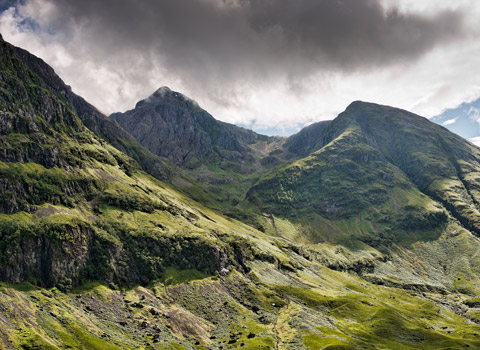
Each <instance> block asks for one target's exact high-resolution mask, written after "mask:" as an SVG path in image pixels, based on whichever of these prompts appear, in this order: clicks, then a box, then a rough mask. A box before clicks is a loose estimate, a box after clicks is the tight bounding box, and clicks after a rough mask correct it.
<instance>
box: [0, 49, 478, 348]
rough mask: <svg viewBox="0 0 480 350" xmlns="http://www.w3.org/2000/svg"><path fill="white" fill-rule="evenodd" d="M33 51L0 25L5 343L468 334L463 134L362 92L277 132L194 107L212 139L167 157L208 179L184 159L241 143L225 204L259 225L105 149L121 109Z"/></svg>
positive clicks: (470, 244) (471, 259)
mask: <svg viewBox="0 0 480 350" xmlns="http://www.w3.org/2000/svg"><path fill="white" fill-rule="evenodd" d="M33 61H35V59H34V58H33V56H32V57H30V55H29V54H27V53H25V52H23V51H20V50H19V49H17V48H15V47H13V46H12V45H10V44H8V43H6V42H4V41H3V40H0V63H1V64H0V189H1V192H0V194H1V197H0V348H4V349H145V350H146V349H235V348H238V349H240V348H241V349H375V348H376V349H418V348H419V347H421V348H426V349H464V348H471V349H474V348H479V347H480V339H479V336H478V334H480V311H479V308H478V306H479V299H478V294H479V293H480V288H479V286H480V258H479V257H480V241H479V239H478V238H477V237H476V236H475V234H476V233H477V232H476V229H477V213H476V211H475V210H476V206H477V202H476V198H477V192H476V188H477V187H476V185H477V180H476V179H477V177H476V167H477V159H478V158H477V154H478V149H477V148H475V147H474V146H472V145H471V144H469V143H467V142H465V141H464V140H463V139H461V138H459V137H457V136H456V135H453V134H452V133H450V132H448V131H447V130H445V129H443V128H442V127H439V126H435V125H434V124H432V123H430V122H428V121H427V120H426V119H423V118H421V117H418V116H415V115H413V114H410V113H408V112H405V111H401V110H397V109H394V108H391V107H385V106H378V105H373V104H367V103H360V102H356V103H353V104H352V105H351V106H349V108H347V110H346V111H345V112H344V113H342V114H341V115H340V116H339V117H337V118H336V119H335V120H333V121H331V122H329V123H323V124H320V125H313V126H311V127H310V128H308V129H306V130H303V131H302V132H300V134H299V135H297V136H296V137H291V138H289V139H283V138H282V139H269V138H267V139H266V140H264V139H262V137H261V136H260V135H258V136H255V134H253V133H252V132H249V131H246V130H243V129H238V128H235V127H234V126H230V125H225V124H222V123H218V124H217V122H215V121H212V120H211V119H210V121H208V120H209V119H208V118H207V117H206V116H205V115H203V113H201V111H197V112H199V113H201V114H202V116H201V117H200V116H197V115H195V116H192V118H193V121H192V124H191V125H193V127H194V128H200V129H194V130H198V132H197V133H198V134H200V136H199V138H200V139H201V140H210V145H211V149H212V150H213V151H212V152H213V153H208V152H203V151H201V148H202V147H203V145H204V144H203V143H202V142H203V141H201V142H200V143H196V142H197V141H198V139H197V138H196V137H195V134H196V133H192V134H191V136H192V138H189V139H188V140H190V141H189V142H193V144H192V151H193V150H195V152H197V151H198V152H199V153H198V155H195V157H197V158H198V161H199V162H201V165H199V166H198V167H196V168H195V167H193V168H192V166H191V164H189V163H188V162H186V163H183V164H181V163H178V165H180V166H185V167H186V168H185V170H184V171H186V172H189V173H190V174H192V175H195V174H196V175H197V177H196V179H195V181H198V183H196V184H191V187H195V186H203V187H202V189H203V190H205V193H206V194H207V195H208V193H210V192H208V191H215V190H216V189H217V188H220V189H222V186H223V185H222V184H215V183H214V182H213V181H211V180H210V182H209V183H202V177H200V176H198V174H199V172H198V173H195V171H199V169H201V168H204V167H207V169H208V166H210V167H212V166H215V164H217V163H215V162H217V161H218V162H220V163H221V164H228V162H229V158H228V157H230V155H231V154H236V153H238V154H236V155H235V156H236V157H239V158H238V159H241V160H244V161H245V164H246V165H248V164H260V166H261V167H262V168H260V169H261V170H260V171H257V170H255V171H254V172H253V173H247V174H244V175H245V177H244V179H246V180H248V181H246V182H245V184H242V187H241V188H237V192H236V193H237V194H238V196H240V193H243V192H242V191H244V190H245V194H247V193H248V196H247V197H246V198H243V200H242V201H241V202H239V203H237V204H236V205H235V206H233V203H230V204H229V205H230V206H232V207H231V208H230V210H236V211H237V216H238V217H239V218H242V220H243V219H244V220H245V221H247V222H250V221H251V222H253V223H256V224H258V226H259V228H262V229H263V231H265V232H262V231H260V230H257V229H255V228H253V227H252V226H249V225H247V224H245V223H242V222H240V221H237V220H235V219H232V218H228V217H225V216H223V215H222V214H221V213H220V211H219V210H214V209H211V208H207V207H206V206H204V205H202V204H200V203H199V202H197V201H195V200H193V199H192V198H190V197H188V196H187V195H185V193H181V192H179V191H178V190H177V189H176V188H177V187H179V186H178V185H175V183H173V184H171V183H169V182H168V181H163V180H162V176H163V175H161V174H160V175H158V178H156V177H154V176H152V174H149V173H147V172H145V168H144V165H142V164H141V161H142V159H143V158H139V160H136V159H133V157H130V156H129V155H127V154H126V153H128V152H132V151H131V150H129V148H128V147H127V145H128V143H125V145H124V146H125V147H126V150H125V153H124V152H123V151H122V150H121V147H120V146H118V148H117V147H115V140H116V139H117V137H120V136H121V135H123V136H121V139H122V140H128V139H127V138H128V135H127V134H125V131H122V129H118V128H120V126H118V125H117V124H115V123H113V121H110V122H109V121H105V119H104V118H103V117H102V116H101V115H97V114H94V113H93V112H88V113H87V114H83V112H82V110H83V109H82V108H80V107H79V105H78V104H77V103H80V102H78V101H79V100H77V102H74V101H75V98H74V95H72V94H73V93H72V92H68V91H66V90H65V89H64V88H63V89H58V88H59V87H61V86H62V85H60V83H59V81H60V80H59V78H58V77H57V76H56V75H55V74H54V72H53V70H50V68H47V67H43V68H42V70H43V69H45V71H47V70H48V72H49V73H48V74H41V70H40V68H41V67H42V65H43V64H44V63H42V64H40V63H39V64H40V67H37V68H35V66H34V65H33V64H32V62H33ZM37 62H41V61H37ZM177 97H178V96H177ZM177 97H175V98H177ZM182 99H185V98H184V97H182ZM175 103H177V102H175ZM183 103H184V104H185V105H188V106H190V105H189V104H188V102H183ZM190 107H191V106H190ZM190 107H188V108H190ZM171 108H175V110H177V107H175V106H174V107H171ZM185 108H187V107H185ZM188 108H187V110H188ZM184 112H185V113H186V111H184ZM192 113H193V112H192ZM181 114H182V115H183V114H184V113H183V112H182V113H181ZM89 115H90V116H91V117H88V116H89ZM204 117H205V118H204ZM196 118H198V120H201V121H202V123H203V122H205V120H206V121H208V122H209V123H210V124H207V125H209V127H208V128H207V127H205V126H204V124H202V123H200V122H199V121H198V120H197V119H196ZM200 118H202V119H200ZM204 119H205V120H204ZM112 123H113V124H112ZM173 125H174V126H172V127H171V130H173V131H175V130H184V129H182V127H181V125H182V123H181V122H178V123H174V124H173ZM87 126H88V127H87ZM110 127H112V129H109V128H110ZM166 127H168V128H170V126H168V125H166ZM177 128H180V129H177ZM201 128H204V129H201ZM209 128H211V129H209ZM106 129H107V130H106ZM108 130H114V131H112V133H113V135H115V137H114V138H113V139H109V138H108V135H109V133H108V132H107V131H108ZM115 130H116V131H115ZM211 130H217V131H218V132H219V134H222V133H226V134H228V135H229V137H230V136H232V137H234V138H235V139H234V141H233V142H231V143H228V142H227V144H228V145H229V146H227V145H226V144H223V141H221V140H222V138H220V137H219V138H216V136H215V135H217V136H218V135H219V134H216V133H213V134H209V131H211ZM182 132H183V131H182ZM125 135H126V136H125ZM167 135H169V134H167ZM242 135H243V136H242ZM249 135H250V136H249ZM251 135H254V136H251ZM137 136H138V135H137ZM174 136H175V135H173V136H172V138H171V140H173V141H175V142H178V143H177V146H176V147H179V148H180V149H181V150H182V149H183V148H182V147H184V146H183V144H182V139H181V138H175V137H174ZM249 137H258V140H257V141H256V142H255V143H248V142H249V141H247V140H248V138H249ZM162 140H163V139H160V141H162ZM193 145H200V148H199V149H196V148H195V147H193ZM232 145H233V146H232ZM237 146H238V148H236V147H237ZM132 147H133V148H134V149H142V148H139V147H142V146H138V145H137V144H135V143H134V144H133V146H132ZM185 147H186V148H185V149H187V148H188V144H187V145H185ZM232 148H234V149H233V150H232ZM227 151H228V152H227ZM144 152H145V154H147V155H149V153H148V152H149V151H146V150H145V151H144ZM230 152H232V153H230ZM235 152H236V153H235ZM133 154H135V153H133ZM196 154H197V153H196ZM249 156H252V157H253V160H252V159H251V158H249ZM149 157H154V158H152V159H157V158H155V156H150V155H149ZM202 157H203V158H202ZM187 158H188V155H187ZM159 159H160V158H159ZM265 159H266V160H265ZM161 162H162V164H163V162H166V163H165V164H167V165H168V166H171V167H172V169H179V168H178V167H177V166H178V165H170V164H169V163H168V161H167V160H165V159H161ZM209 162H210V163H209ZM262 162H264V163H269V165H268V167H267V166H266V165H262ZM274 163H275V164H274ZM158 164H160V163H158ZM246 165H242V166H246ZM187 166H188V168H187ZM176 167H177V168H176ZM225 169H226V170H224V169H222V171H223V173H222V172H221V171H220V170H216V171H211V174H212V175H211V176H212V177H213V176H219V174H220V175H223V176H225V177H227V176H228V174H233V173H234V171H233V170H232V169H230V165H228V166H225ZM252 174H253V175H255V176H256V177H258V178H257V180H255V179H254V177H255V176H253V175H252ZM181 179H182V181H187V180H185V179H184V178H181ZM177 180H178V179H177ZM327 185H328V186H327ZM185 187H186V186H185ZM225 189H226V188H225V187H224V188H223V190H225ZM212 193H213V194H212V195H211V197H212V198H211V199H210V201H208V203H211V202H213V201H214V200H215V198H217V197H218V194H216V193H215V192H212ZM275 193H277V194H278V195H275ZM335 193H338V195H335ZM299 196H303V199H301V198H300V197H299ZM337 197H338V198H337ZM388 198H390V200H391V201H390V203H388ZM225 203H226V202H224V203H222V204H219V205H218V206H219V207H220V206H223V205H224V204H225ZM325 203H327V204H325ZM288 206H290V208H289V209H288V210H287V207H288ZM311 220H316V222H318V223H319V224H320V225H324V227H325V229H319V228H318V227H317V226H316V224H315V222H314V221H311ZM390 225H391V227H390V230H388V228H389V226H390ZM260 226H261V227H260ZM358 227H361V230H359V229H358ZM376 235H377V236H378V239H375V237H376ZM350 236H351V237H352V239H347V238H348V237H350ZM397 236H398V237H397Z"/></svg>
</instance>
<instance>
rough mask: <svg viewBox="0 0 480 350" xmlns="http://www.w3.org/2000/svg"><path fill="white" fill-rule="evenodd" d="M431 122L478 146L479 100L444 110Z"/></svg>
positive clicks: (479, 135)
mask: <svg viewBox="0 0 480 350" xmlns="http://www.w3.org/2000/svg"><path fill="white" fill-rule="evenodd" d="M431 121H433V122H434V123H437V124H440V125H442V126H444V127H445V128H447V129H448V130H450V131H452V132H454V133H456V134H458V135H460V136H462V137H464V138H465V139H467V140H469V141H470V142H473V143H474V144H476V145H478V144H479V140H480V124H479V122H480V99H477V100H475V101H473V102H469V103H462V104H461V105H460V106H458V107H457V108H453V109H449V110H446V111H444V112H443V113H442V114H440V115H438V116H436V117H433V118H432V119H431Z"/></svg>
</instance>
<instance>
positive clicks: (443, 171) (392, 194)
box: [248, 102, 480, 245]
mask: <svg viewBox="0 0 480 350" xmlns="http://www.w3.org/2000/svg"><path fill="white" fill-rule="evenodd" d="M321 135H322V137H321V140H319V142H320V143H323V144H324V146H323V147H322V148H320V149H319V150H318V151H315V152H313V153H311V154H310V155H309V156H308V157H306V158H303V159H301V160H298V161H295V162H293V163H291V164H288V165H284V166H282V167H279V168H277V169H275V170H274V171H272V172H271V173H270V174H268V175H267V176H266V177H265V178H263V179H261V180H260V181H259V182H258V183H257V184H256V185H255V186H254V187H253V188H252V189H251V190H250V191H249V194H248V201H249V203H250V205H251V206H253V207H255V206H258V207H259V208H260V209H261V211H263V212H267V213H272V214H274V215H277V216H280V217H285V218H289V219H291V220H293V221H294V222H297V223H301V224H302V225H305V226H306V227H308V231H309V232H310V237H311V239H313V240H316V239H320V240H333V241H338V240H339V239H340V240H342V239H349V237H354V238H359V239H361V240H363V241H364V242H367V243H369V244H374V245H377V244H388V242H398V241H402V240H409V239H412V237H411V236H412V235H413V236H417V235H428V232H430V231H431V230H434V231H435V229H436V230H440V229H441V226H442V225H445V224H446V222H447V210H448V213H449V215H452V216H453V217H454V218H456V219H458V220H459V221H460V222H461V223H462V224H463V225H464V226H465V227H466V228H467V229H470V230H472V231H473V232H475V233H477V234H480V212H479V207H478V203H479V199H480V193H479V192H478V189H479V186H480V164H479V161H480V150H479V149H478V148H476V147H474V146H472V145H471V144H469V143H468V142H466V141H465V140H464V139H462V138H461V137H459V136H457V135H455V134H453V133H451V132H449V131H447V130H446V129H444V128H442V127H440V126H437V125H436V124H433V123H431V122H429V121H428V120H427V119H425V118H422V117H419V116H416V115H414V114H412V113H409V112H406V111H403V110H399V109H396V108H392V107H387V106H380V105H375V104H370V103H364V102H354V103H352V104H351V105H350V106H349V107H348V108H347V109H346V110H345V112H343V113H342V114H340V115H339V116H338V117H337V118H336V119H335V120H334V121H332V122H331V123H330V124H328V125H327V126H326V129H325V130H324V131H323V132H322V134H321ZM445 208H446V209H445ZM422 232H424V233H422ZM417 238H418V237H417Z"/></svg>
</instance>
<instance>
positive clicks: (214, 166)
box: [110, 87, 284, 207]
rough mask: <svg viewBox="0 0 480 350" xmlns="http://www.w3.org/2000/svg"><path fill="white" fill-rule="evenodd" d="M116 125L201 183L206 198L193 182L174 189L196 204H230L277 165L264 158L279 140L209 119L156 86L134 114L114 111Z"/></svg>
mask: <svg viewBox="0 0 480 350" xmlns="http://www.w3.org/2000/svg"><path fill="white" fill-rule="evenodd" d="M110 118H111V119H113V120H115V121H117V122H118V123H119V124H120V125H121V126H122V127H123V128H124V129H125V130H127V131H128V132H129V133H130V134H132V135H133V136H134V137H135V138H136V139H137V141H138V142H140V143H141V144H142V145H143V146H145V147H146V148H148V150H150V151H151V152H152V153H154V154H156V155H157V156H159V157H163V158H167V159H169V160H170V161H171V162H173V163H174V164H175V165H177V166H179V167H183V168H184V169H185V170H186V171H187V174H188V175H190V176H191V177H192V178H193V179H194V180H197V181H198V182H199V183H201V184H204V189H205V190H206V191H208V192H210V195H207V196H206V197H205V195H203V196H199V193H198V190H197V189H196V188H195V187H194V188H193V189H195V191H192V188H191V187H192V186H191V185H192V184H191V183H187V184H186V185H183V186H182V184H181V183H178V185H179V187H180V188H181V189H182V190H183V191H185V192H186V193H188V194H189V195H191V196H193V197H194V198H196V199H198V200H203V201H205V202H208V200H209V198H210V197H211V196H212V195H213V196H214V198H215V203H212V202H211V201H210V203H208V204H210V206H213V207H215V206H216V205H218V203H223V204H221V205H222V206H224V205H228V206H231V205H232V203H233V205H235V204H236V203H238V202H239V201H240V200H242V199H243V197H244V194H245V193H246V191H247V190H248V188H249V186H250V185H251V183H252V182H253V181H255V180H257V179H258V178H259V177H260V176H261V174H263V173H265V172H266V171H267V170H269V169H271V168H272V166H273V165H276V164H278V160H277V159H276V158H275V157H271V158H270V159H267V158H265V155H266V154H267V153H268V152H269V151H270V150H272V149H274V148H275V147H277V146H278V145H279V144H281V143H282V142H283V141H284V140H283V138H280V137H268V136H264V135H259V134H257V133H255V132H253V131H251V130H247V129H244V128H241V127H237V126H235V125H231V124H228V123H223V122H220V121H217V120H216V119H214V118H213V117H212V116H211V115H210V114H209V113H208V112H206V111H205V110H203V109H202V108H200V107H199V106H198V104H197V103H196V102H195V101H193V100H192V99H190V98H188V97H186V96H184V95H182V94H180V93H178V92H175V91H172V90H170V89H169V88H168V87H161V88H160V89H158V90H157V91H155V92H154V93H153V94H152V95H151V96H150V97H148V98H146V99H144V100H141V101H139V102H138V103H137V104H136V106H135V108H134V109H133V110H130V111H127V112H125V113H114V114H112V115H111V116H110Z"/></svg>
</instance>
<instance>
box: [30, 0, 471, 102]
mask: <svg viewBox="0 0 480 350" xmlns="http://www.w3.org/2000/svg"><path fill="white" fill-rule="evenodd" d="M38 1H45V2H50V3H51V4H53V5H54V6H55V8H56V9H57V11H56V17H55V18H53V22H54V23H53V24H52V25H51V27H53V28H56V30H57V31H58V32H59V33H78V32H81V35H82V36H83V37H82V40H81V45H82V47H76V48H75V50H78V51H79V54H81V55H83V56H84V57H86V58H87V57H88V59H91V60H94V61H95V60H96V61H98V62H99V64H100V62H101V64H111V65H116V66H117V67H118V69H119V70H120V71H124V73H123V74H125V78H126V79H127V78H128V79H133V78H138V79H140V80H141V79H145V76H142V74H143V75H144V74H148V72H149V71H151V72H154V71H156V70H155V69H156V68H158V67H161V68H162V69H163V70H164V71H166V72H168V73H169V74H171V75H172V76H174V77H176V78H177V79H178V80H179V81H181V82H182V84H184V85H186V86H189V87H190V90H191V91H195V92H196V95H197V96H201V95H202V94H207V93H208V95H209V99H210V100H214V101H216V102H217V103H221V102H222V101H223V102H224V103H225V105H227V104H229V103H230V104H231V103H235V102H232V101H234V97H235V93H236V91H239V90H242V88H244V87H245V86H252V84H251V83H252V82H261V83H264V84H268V83H270V82H272V85H273V84H274V82H278V81H282V80H283V81H284V82H287V84H289V85H290V86H292V87H295V86H300V85H301V83H299V81H301V80H302V78H303V77H306V76H309V75H311V74H314V73H318V72H331V71H337V72H338V71H340V72H352V71H359V70H368V69H371V68H374V67H379V66H388V65H391V64H395V63H397V62H409V61H415V60H416V59H418V58H419V57H420V56H422V55H423V54H425V53H427V52H428V51H429V50H431V49H432V48H434V47H436V46H439V45H444V44H447V43H449V42H451V41H454V40H459V39H461V38H462V37H463V36H465V35H466V34H467V33H466V29H465V28H464V23H463V17H464V14H463V12H461V11H456V12H454V11H441V12H437V13H433V14H419V13H401V12H399V11H397V10H395V9H390V10H386V9H385V8H383V7H382V5H381V3H380V0H102V1H98V0H82V1H71V0H38ZM63 40H65V41H68V40H69V38H68V36H64V39H63ZM80 51H81V52H80ZM136 68H138V70H141V71H142V72H143V73H138V72H137V73H135V69H136ZM145 72H147V73H145ZM228 97H230V98H231V100H230V101H228V102H227V100H228Z"/></svg>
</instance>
